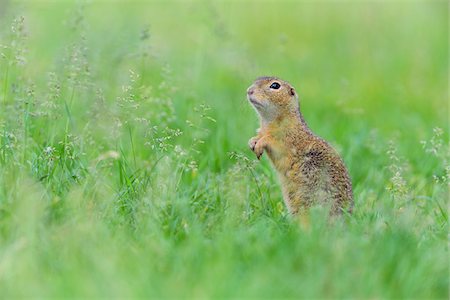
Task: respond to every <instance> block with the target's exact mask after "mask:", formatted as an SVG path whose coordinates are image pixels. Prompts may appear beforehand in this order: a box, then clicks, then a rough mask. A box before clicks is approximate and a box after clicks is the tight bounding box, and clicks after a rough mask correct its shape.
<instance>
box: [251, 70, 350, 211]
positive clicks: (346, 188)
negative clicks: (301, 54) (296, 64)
mask: <svg viewBox="0 0 450 300" xmlns="http://www.w3.org/2000/svg"><path fill="white" fill-rule="evenodd" d="M247 97H248V100H249V101H250V102H251V104H252V105H253V107H254V108H255V109H256V111H257V112H258V115H259V118H260V121H261V127H260V128H259V129H258V131H257V133H258V134H257V136H255V137H253V138H251V139H250V140H249V147H250V149H251V150H252V151H253V152H254V153H255V154H256V156H257V158H258V159H260V157H261V155H262V154H263V152H264V151H266V152H267V154H268V156H269V158H270V160H271V161H272V164H273V165H274V167H275V169H276V170H277V172H278V175H279V178H280V181H281V188H282V192H283V198H284V201H285V203H286V205H287V207H288V209H289V211H290V212H291V213H292V214H297V213H300V212H304V211H306V210H307V209H308V208H309V207H310V206H312V205H317V204H318V205H326V206H329V208H330V213H331V214H332V215H336V214H340V213H342V211H348V212H351V208H352V205H353V194H352V184H351V181H350V177H349V175H348V172H347V169H346V167H345V165H344V163H343V161H342V159H341V158H340V157H339V154H338V153H337V152H336V151H335V150H334V149H333V148H332V147H331V146H330V145H329V144H328V143H327V142H326V141H324V140H323V139H321V138H320V137H318V136H316V135H314V133H313V132H312V131H311V129H309V127H308V125H307V124H306V122H305V120H304V119H303V116H302V114H301V113H300V107H299V102H298V96H297V92H296V91H295V89H294V88H293V87H292V86H291V85H290V84H289V83H288V82H286V81H283V80H280V79H278V78H276V77H260V78H258V79H257V80H256V81H255V82H254V83H253V84H252V85H251V86H250V87H249V88H248V90H247Z"/></svg>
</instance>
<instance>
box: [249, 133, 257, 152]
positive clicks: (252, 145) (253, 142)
mask: <svg viewBox="0 0 450 300" xmlns="http://www.w3.org/2000/svg"><path fill="white" fill-rule="evenodd" d="M258 140H259V138H258V137H257V136H254V137H252V138H251V139H250V140H249V141H248V146H249V148H250V150H252V151H253V152H255V146H256V143H258Z"/></svg>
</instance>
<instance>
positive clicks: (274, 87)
mask: <svg viewBox="0 0 450 300" xmlns="http://www.w3.org/2000/svg"><path fill="white" fill-rule="evenodd" d="M280 86H281V85H280V84H279V83H278V82H274V83H272V84H271V85H270V88H271V89H274V90H278V89H279V88H280Z"/></svg>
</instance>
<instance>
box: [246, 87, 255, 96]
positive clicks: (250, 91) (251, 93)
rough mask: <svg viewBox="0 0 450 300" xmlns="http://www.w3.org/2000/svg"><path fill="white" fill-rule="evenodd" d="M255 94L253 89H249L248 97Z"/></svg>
mask: <svg viewBox="0 0 450 300" xmlns="http://www.w3.org/2000/svg"><path fill="white" fill-rule="evenodd" d="M253 92H254V90H253V89H252V88H251V87H249V88H248V89H247V95H253Z"/></svg>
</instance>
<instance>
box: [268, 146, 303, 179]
mask: <svg viewBox="0 0 450 300" xmlns="http://www.w3.org/2000/svg"><path fill="white" fill-rule="evenodd" d="M298 152H299V149H297V148H296V147H293V146H288V145H286V144H279V143H274V144H273V145H271V147H269V149H267V154H268V156H269V158H270V160H271V161H272V163H273V165H274V167H275V168H276V170H277V171H278V172H279V173H281V174H286V173H288V172H289V171H290V170H292V168H293V167H294V166H296V165H298V163H299V153H298Z"/></svg>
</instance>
